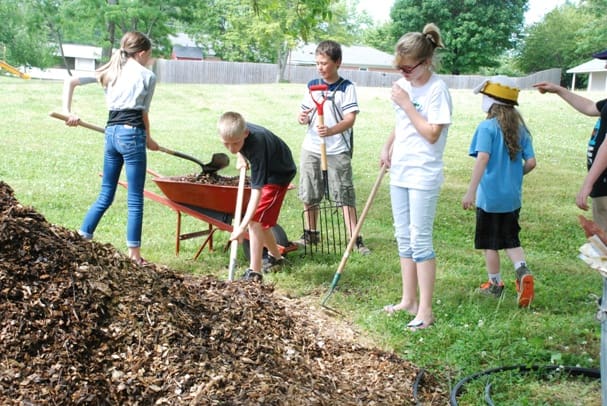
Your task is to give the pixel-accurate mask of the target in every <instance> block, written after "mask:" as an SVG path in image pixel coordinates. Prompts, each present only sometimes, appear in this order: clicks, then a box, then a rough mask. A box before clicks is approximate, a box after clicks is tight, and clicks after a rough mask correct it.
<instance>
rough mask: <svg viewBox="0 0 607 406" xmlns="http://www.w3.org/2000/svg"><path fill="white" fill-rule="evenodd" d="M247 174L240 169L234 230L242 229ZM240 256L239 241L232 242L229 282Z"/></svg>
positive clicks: (243, 168)
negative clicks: (237, 258)
mask: <svg viewBox="0 0 607 406" xmlns="http://www.w3.org/2000/svg"><path fill="white" fill-rule="evenodd" d="M246 174H247V167H246V166H243V167H242V168H240V175H239V177H238V193H237V194H236V210H234V227H233V228H232V230H234V229H236V228H238V227H240V220H241V218H240V217H241V216H242V203H243V200H244V183H245V177H246ZM237 254H238V240H232V242H231V243H230V264H229V268H228V272H229V273H228V280H229V281H233V280H234V270H235V269H236V256H237Z"/></svg>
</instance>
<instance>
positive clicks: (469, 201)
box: [462, 152, 489, 210]
mask: <svg viewBox="0 0 607 406" xmlns="http://www.w3.org/2000/svg"><path fill="white" fill-rule="evenodd" d="M488 162H489V154H488V153H486V152H479V153H478V154H477V156H476V160H475V161H474V167H473V168H472V177H471V178H470V184H469V185H468V190H467V191H466V194H465V195H464V197H463V199H462V207H463V208H464V210H468V209H474V206H475V203H476V189H477V188H478V184H479V183H480V182H481V179H482V177H483V173H485V168H487V163H488Z"/></svg>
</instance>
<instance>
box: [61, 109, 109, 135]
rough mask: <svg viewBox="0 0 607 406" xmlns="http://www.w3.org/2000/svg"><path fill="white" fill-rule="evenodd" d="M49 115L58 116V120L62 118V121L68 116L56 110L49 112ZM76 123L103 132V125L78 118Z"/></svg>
mask: <svg viewBox="0 0 607 406" xmlns="http://www.w3.org/2000/svg"><path fill="white" fill-rule="evenodd" d="M49 116H51V117H53V118H58V119H59V120H63V121H67V120H68V118H69V117H68V116H66V115H65V114H61V113H57V112H54V111H53V112H51V113H49ZM78 125H79V126H81V127H84V128H88V129H89V130H93V131H97V132H99V133H105V128H103V127H99V126H97V125H95V124H91V123H87V122H86V121H82V120H80V121H79V122H78Z"/></svg>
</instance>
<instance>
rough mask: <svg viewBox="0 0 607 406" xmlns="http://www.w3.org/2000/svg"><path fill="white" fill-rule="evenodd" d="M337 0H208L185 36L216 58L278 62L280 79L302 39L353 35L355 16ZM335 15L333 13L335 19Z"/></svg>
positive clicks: (348, 36) (349, 38)
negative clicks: (291, 53)
mask: <svg viewBox="0 0 607 406" xmlns="http://www.w3.org/2000/svg"><path fill="white" fill-rule="evenodd" d="M343 4H345V3H344V2H343V1H342V2H338V1H336V0H252V1H251V2H249V3H247V2H244V3H243V2H242V1H239V0H211V1H210V6H209V7H208V9H206V10H204V12H201V11H196V12H195V18H196V20H197V22H196V23H195V24H191V25H190V26H189V28H188V30H187V31H188V34H190V35H191V36H193V37H194V38H195V40H196V42H197V43H198V44H199V45H200V46H202V47H203V49H205V50H206V51H207V53H211V52H212V53H213V54H214V55H215V56H217V57H219V58H221V59H223V60H228V61H248V62H265V63H277V64H278V67H279V80H281V79H282V78H283V76H284V69H285V66H286V62H287V59H288V56H289V52H290V51H291V49H293V48H294V47H295V46H297V45H298V44H300V43H301V42H307V41H309V40H316V39H319V38H326V37H327V36H329V35H332V38H334V39H336V40H342V41H347V40H350V41H351V39H352V38H354V35H353V34H352V32H356V30H355V29H354V28H353V27H354V26H355V25H356V24H358V22H360V21H363V22H364V21H367V22H368V20H365V19H364V17H363V18H362V19H358V20H357V18H358V17H357V16H356V14H355V13H351V12H349V11H348V10H352V8H351V7H350V8H348V7H345V6H343ZM335 16H338V18H339V19H337V18H336V17H335Z"/></svg>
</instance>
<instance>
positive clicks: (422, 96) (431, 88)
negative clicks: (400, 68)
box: [390, 74, 452, 190]
mask: <svg viewBox="0 0 607 406" xmlns="http://www.w3.org/2000/svg"><path fill="white" fill-rule="evenodd" d="M396 83H397V84H398V85H399V86H400V87H402V88H403V89H404V90H405V91H406V92H407V93H409V97H410V98H411V101H412V102H413V105H414V106H415V108H416V109H417V111H418V112H419V113H420V114H421V115H422V116H423V117H424V118H425V119H426V120H427V121H428V123H430V124H443V129H442V131H441V134H440V136H439V138H438V140H437V141H436V142H435V143H434V144H431V143H430V142H428V141H427V140H426V139H425V138H424V137H423V136H421V135H420V134H419V133H418V132H417V130H416V129H415V127H414V126H413V123H412V122H411V120H410V119H409V117H408V116H407V114H406V113H405V112H404V110H403V109H401V108H400V107H399V106H398V105H396V104H395V103H393V106H394V110H395V111H396V125H395V127H394V133H395V138H394V144H393V148H392V157H391V166H390V184H391V185H394V186H399V187H405V188H412V189H422V190H430V189H435V188H437V187H439V186H440V185H441V184H442V183H443V180H444V176H443V152H444V150H445V145H446V143H447V133H448V131H449V125H450V124H451V112H452V104H451V95H450V93H449V89H448V88H447V85H446V83H445V82H444V81H443V80H442V79H440V78H439V77H438V75H436V74H432V76H431V77H430V80H428V82H427V83H426V84H424V85H423V86H421V87H413V86H411V83H410V82H409V81H407V80H406V79H405V78H401V79H399V80H398V82H396Z"/></svg>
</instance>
